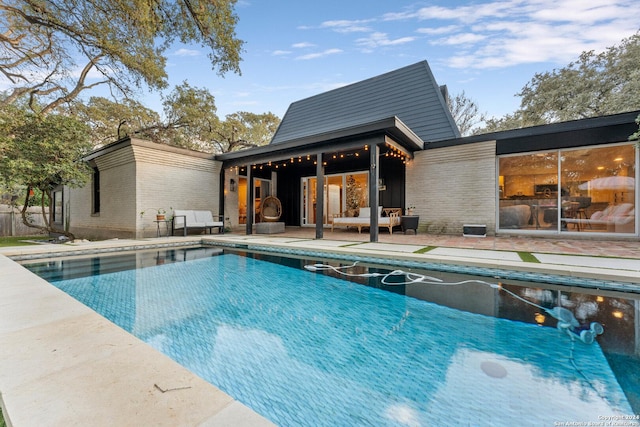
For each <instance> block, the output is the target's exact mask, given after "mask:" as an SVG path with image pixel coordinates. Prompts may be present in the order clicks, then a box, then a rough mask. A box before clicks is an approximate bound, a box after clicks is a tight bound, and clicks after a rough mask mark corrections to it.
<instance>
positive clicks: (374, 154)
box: [369, 144, 380, 242]
mask: <svg viewBox="0 0 640 427" xmlns="http://www.w3.org/2000/svg"><path fill="white" fill-rule="evenodd" d="M379 158H380V147H378V145H377V144H372V145H371V148H369V210H370V212H369V217H370V221H371V223H370V224H371V226H370V227H369V241H370V242H377V241H378V203H379V201H378V200H379V195H380V193H379V192H378V176H379V174H378V165H379V164H378V161H379Z"/></svg>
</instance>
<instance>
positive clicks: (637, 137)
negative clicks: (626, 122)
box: [629, 115, 640, 145]
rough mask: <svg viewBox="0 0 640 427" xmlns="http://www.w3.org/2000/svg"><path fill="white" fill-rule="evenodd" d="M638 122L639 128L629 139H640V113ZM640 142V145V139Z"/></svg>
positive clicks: (639, 142) (637, 118)
mask: <svg viewBox="0 0 640 427" xmlns="http://www.w3.org/2000/svg"><path fill="white" fill-rule="evenodd" d="M636 124H637V125H638V130H637V131H636V132H635V133H634V134H633V135H631V136H630V137H629V140H631V141H633V140H640V115H638V117H636ZM638 144H639V145H640V141H638Z"/></svg>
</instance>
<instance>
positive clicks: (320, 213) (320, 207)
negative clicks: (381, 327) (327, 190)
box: [316, 153, 324, 239]
mask: <svg viewBox="0 0 640 427" xmlns="http://www.w3.org/2000/svg"><path fill="white" fill-rule="evenodd" d="M322 162H323V159H322V153H318V154H317V155H316V239H322V238H323V236H324V221H323V218H324V165H323V164H322Z"/></svg>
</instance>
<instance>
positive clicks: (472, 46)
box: [359, 0, 640, 68]
mask: <svg viewBox="0 0 640 427" xmlns="http://www.w3.org/2000/svg"><path fill="white" fill-rule="evenodd" d="M639 15H640V2H638V1H637V0H494V1H488V2H484V3H476V4H471V5H466V6H457V7H446V6H429V7H423V8H419V9H415V10H403V11H401V12H394V13H388V14H385V15H383V16H382V20H383V21H408V22H407V23H406V24H403V25H404V26H407V27H409V26H410V25H411V23H410V21H416V23H422V22H425V21H426V22H427V23H428V25H427V26H422V27H421V28H418V29H417V30H415V31H416V33H418V34H425V35H443V36H445V37H441V38H438V39H435V40H433V39H430V40H429V41H428V43H429V44H430V45H432V46H452V45H455V46H458V47H457V49H456V50H455V51H451V53H450V55H452V56H450V57H448V58H446V59H445V60H444V62H445V63H446V64H447V65H449V66H450V67H454V68H495V67H508V66H513V65H518V64H524V63H533V62H555V63H558V64H560V65H565V64H566V63H567V62H570V61H572V60H575V59H577V57H578V56H579V55H580V53H581V52H583V51H588V50H595V51H603V50H604V49H606V48H607V47H609V46H612V45H617V44H619V43H620V41H621V40H622V39H623V38H625V37H629V36H630V35H631V34H633V33H635V32H636V31H638V28H639V26H638V21H637V17H638V16H639ZM376 34H380V33H376ZM377 38H380V36H379V35H378V36H376V37H373V36H371V37H370V38H368V39H360V40H359V43H360V44H361V45H362V46H365V47H368V48H370V49H371V48H373V47H376V46H379V45H380V44H379V43H376V41H377ZM380 39H381V41H382V42H384V38H380ZM463 46H464V47H465V48H467V49H468V51H465V50H461V48H462V47H463Z"/></svg>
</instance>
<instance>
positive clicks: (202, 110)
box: [155, 82, 220, 149]
mask: <svg viewBox="0 0 640 427" xmlns="http://www.w3.org/2000/svg"><path fill="white" fill-rule="evenodd" d="M162 103H163V106H164V114H165V117H166V123H165V125H164V126H162V127H161V128H160V129H158V133H157V136H156V138H155V140H157V141H159V142H164V143H167V144H171V145H177V146H180V147H185V148H193V149H202V148H204V147H206V145H207V141H208V140H210V139H211V135H212V132H213V130H214V129H215V128H216V127H217V126H218V124H219V121H220V120H219V119H218V116H217V115H216V110H217V108H216V103H215V98H214V96H213V95H212V94H211V93H210V92H209V90H208V89H204V88H194V87H191V86H190V85H189V84H188V83H187V82H183V83H182V84H181V85H179V86H176V87H175V88H174V90H173V91H172V92H171V93H170V94H169V95H168V96H166V97H164V99H163V102H162Z"/></svg>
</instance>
